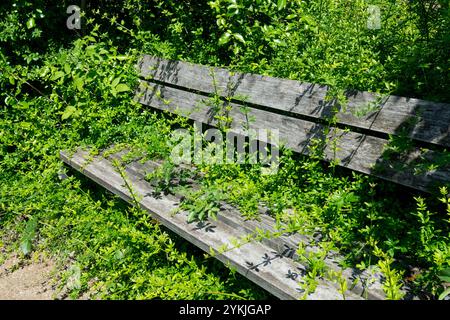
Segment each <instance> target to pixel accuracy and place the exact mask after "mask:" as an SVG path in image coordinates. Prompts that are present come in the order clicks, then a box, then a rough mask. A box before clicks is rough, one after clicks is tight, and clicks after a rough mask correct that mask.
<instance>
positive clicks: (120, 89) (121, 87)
mask: <svg viewBox="0 0 450 320" xmlns="http://www.w3.org/2000/svg"><path fill="white" fill-rule="evenodd" d="M129 90H130V87H129V86H127V85H126V84H125V83H119V84H118V85H117V87H116V89H115V91H116V92H117V93H119V92H126V91H129Z"/></svg>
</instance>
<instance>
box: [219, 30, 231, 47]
mask: <svg viewBox="0 0 450 320" xmlns="http://www.w3.org/2000/svg"><path fill="white" fill-rule="evenodd" d="M230 37H231V33H230V32H228V31H227V32H225V33H224V34H223V35H222V36H221V37H220V39H219V45H220V46H222V45H224V44H227V43H228V42H229V41H230Z"/></svg>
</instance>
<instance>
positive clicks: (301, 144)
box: [135, 81, 450, 191]
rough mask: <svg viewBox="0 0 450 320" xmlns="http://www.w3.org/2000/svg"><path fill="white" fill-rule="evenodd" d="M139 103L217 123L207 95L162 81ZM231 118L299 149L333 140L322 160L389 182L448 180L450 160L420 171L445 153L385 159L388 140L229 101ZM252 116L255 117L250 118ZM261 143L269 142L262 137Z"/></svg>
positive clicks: (239, 130) (420, 184)
mask: <svg viewBox="0 0 450 320" xmlns="http://www.w3.org/2000/svg"><path fill="white" fill-rule="evenodd" d="M135 99H136V100H137V101H139V102H140V103H142V104H144V105H147V106H150V107H152V108H155V109H158V110H164V111H168V112H172V113H175V114H178V115H180V116H183V117H188V118H190V119H192V120H194V121H199V122H202V123H205V124H208V125H212V126H217V125H218V121H217V119H216V117H215V114H216V111H215V109H217V106H211V101H209V100H208V99H207V98H206V97H204V96H202V95H199V94H196V93H192V92H188V91H184V90H179V89H176V88H171V87H167V86H164V85H159V84H154V83H149V82H146V81H141V84H140V86H139V87H138V89H137V91H136V95H135ZM230 106H231V110H229V112H228V117H230V119H232V123H231V129H230V131H231V132H234V133H236V134H239V135H243V136H246V135H247V131H246V130H245V129H244V128H250V129H253V130H257V129H260V128H263V129H266V130H271V131H275V130H278V131H279V137H280V142H281V143H283V144H284V145H285V146H286V147H287V148H290V149H292V150H294V151H296V152H299V153H301V154H306V155H307V154H309V146H310V145H311V143H312V142H313V141H314V140H324V139H325V138H326V139H328V141H335V143H334V144H335V145H334V146H333V143H331V142H330V143H328V144H327V145H326V147H325V148H324V155H323V156H324V159H325V160H327V161H332V160H334V159H338V160H339V165H341V166H343V167H346V168H349V169H352V170H355V171H358V172H362V173H365V174H372V175H375V176H377V177H380V178H383V179H385V180H388V181H392V182H396V183H399V184H401V185H404V186H408V187H412V188H415V189H418V190H422V191H429V190H430V189H432V188H433V187H435V186H436V185H445V184H448V183H449V181H450V163H448V164H445V163H444V164H443V165H442V164H441V166H440V167H439V168H437V169H433V170H424V171H422V172H421V171H418V170H417V168H419V167H420V165H422V166H423V165H426V163H427V161H429V162H432V161H433V159H436V158H439V157H441V158H442V157H444V156H445V155H444V154H443V153H440V152H435V151H430V150H425V149H418V148H411V149H410V150H408V152H406V153H405V154H404V155H402V156H401V157H399V158H398V159H386V151H385V150H386V147H387V146H388V143H389V142H388V140H386V139H382V138H379V137H374V136H370V135H367V134H362V133H356V132H352V131H344V130H340V129H337V128H331V131H330V132H329V133H326V127H325V126H324V125H321V124H318V123H314V122H310V121H306V120H302V119H298V118H295V117H290V116H288V115H283V114H277V113H273V112H271V111H266V110H259V109H255V108H249V109H248V110H246V111H245V112H244V111H243V110H242V106H240V105H237V104H234V103H231V104H230ZM248 119H251V121H248ZM260 140H261V141H263V142H270V141H269V140H267V139H266V140H265V138H264V137H262V138H260Z"/></svg>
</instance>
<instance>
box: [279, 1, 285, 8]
mask: <svg viewBox="0 0 450 320" xmlns="http://www.w3.org/2000/svg"><path fill="white" fill-rule="evenodd" d="M284 8H286V0H278V10H283V9H284Z"/></svg>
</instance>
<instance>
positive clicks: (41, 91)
mask: <svg viewBox="0 0 450 320" xmlns="http://www.w3.org/2000/svg"><path fill="white" fill-rule="evenodd" d="M70 4H72V3H69V2H68V1H62V2H60V1H44V0H40V1H26V0H18V1H4V2H2V4H1V5H0V9H1V10H0V26H1V30H2V31H1V32H0V43H1V48H0V88H1V90H0V99H1V100H0V101H2V106H1V111H0V235H1V237H0V239H1V242H0V243H1V245H2V254H1V257H0V262H1V260H4V259H6V257H7V256H8V254H10V253H11V252H20V254H21V255H22V256H23V257H24V259H28V258H29V257H30V256H33V255H34V254H37V253H38V252H47V253H48V254H51V255H52V256H54V257H57V259H59V261H60V263H61V270H62V271H63V272H62V273H61V276H60V279H59V282H60V284H61V286H64V285H65V284H66V283H67V282H68V280H69V279H73V278H74V277H75V278H76V279H77V281H75V282H74V281H69V282H70V283H71V285H70V288H69V293H70V295H71V297H77V296H78V295H79V294H81V293H83V292H84V291H86V290H89V291H90V292H92V294H93V295H94V296H99V297H102V298H113V299H114V298H129V299H141V298H162V299H180V298H192V299H199V298H206V299H216V298H236V299H240V298H242V299H254V298H267V297H269V295H268V294H267V293H266V292H264V291H263V290H261V289H259V288H257V287H256V286H254V285H252V284H251V283H249V282H248V281H245V280H243V279H242V278H241V277H240V276H239V275H237V274H235V272H234V271H233V270H228V269H226V267H225V266H222V265H221V264H220V263H218V262H215V261H214V259H211V258H208V257H204V256H203V254H202V253H201V252H200V251H198V250H196V249H194V248H193V247H192V246H190V245H188V244H186V243H185V242H184V241H183V240H182V239H179V238H178V237H177V236H176V235H174V234H172V233H170V232H168V231H167V230H164V229H163V228H162V227H160V226H159V225H158V224H157V223H156V222H155V221H152V220H151V219H150V218H149V216H148V215H146V214H145V213H143V212H141V211H140V210H139V209H137V208H134V207H129V206H127V205H125V204H124V203H123V202H122V201H120V200H118V199H117V198H115V197H113V196H112V195H110V194H108V193H106V192H104V191H103V190H102V189H100V188H98V187H96V186H95V185H93V184H92V183H90V182H88V181H87V180H86V179H84V178H83V177H81V176H80V175H77V174H75V173H73V172H67V171H66V169H65V168H64V167H63V166H62V164H61V161H60V160H59V158H58V152H59V150H63V149H71V148H74V147H77V146H80V145H82V146H91V147H94V148H97V149H102V148H105V147H107V146H109V145H111V144H115V145H118V146H119V147H120V146H123V147H125V146H134V147H135V148H136V150H144V151H145V152H146V156H147V157H148V158H151V159H163V160H165V161H166V165H165V171H164V172H160V173H159V174H155V175H154V176H152V177H148V178H149V180H152V181H156V182H159V185H160V187H161V191H164V190H167V188H170V185H169V184H167V183H166V182H167V181H168V180H167V179H170V175H171V174H172V171H173V170H175V167H174V166H172V165H171V164H170V161H169V160H168V158H169V157H168V156H169V153H170V150H169V146H168V144H167V143H166V141H167V140H168V137H169V136H170V132H171V131H172V130H173V129H174V128H176V127H180V126H183V127H185V128H188V129H191V126H190V124H189V123H187V122H186V121H184V120H182V119H180V118H176V117H171V116H168V115H164V114H161V113H155V112H152V111H150V110H148V109H146V108H144V107H143V106H141V105H139V104H138V103H135V102H133V99H132V98H133V90H134V88H135V87H136V84H137V74H136V71H135V67H134V65H135V63H136V61H137V59H138V57H139V55H140V54H142V53H146V54H152V55H156V56H161V57H165V58H171V59H181V60H187V61H192V62H196V63H202V64H206V65H213V66H228V67H229V68H231V69H234V70H239V71H243V72H253V73H259V74H268V75H272V76H278V77H284V78H291V79H298V80H301V81H309V82H314V83H320V84H327V85H330V86H332V87H333V88H334V89H335V92H337V93H338V92H339V91H340V90H342V89H344V88H352V89H358V90H368V91H373V92H378V93H380V94H398V95H404V96H409V97H419V98H423V99H430V100H434V101H443V102H449V101H450V96H449V92H450V90H449V84H450V55H449V53H448V47H449V44H450V33H449V30H450V25H449V24H450V19H449V5H448V1H442V0H441V1H431V0H430V1H415V0H413V1H388V0H379V1H375V0H374V1H360V0H342V1H331V0H309V1H300V0H298V1H294V0H292V1H270V0H258V1H247V0H242V1H237V0H216V1H209V2H208V1H183V2H179V1H158V0H155V1H150V2H148V1H147V2H144V1H139V0H126V1H123V2H122V3H120V4H118V3H115V2H111V1H97V2H96V3H95V4H88V5H87V7H85V16H84V17H83V18H82V29H81V30H76V29H75V30H69V29H67V28H66V27H65V25H66V19H67V17H68V15H67V14H66V8H67V7H68V6H69V5H70ZM368 5H377V6H379V7H380V8H381V13H382V15H381V27H380V28H379V29H370V28H367V19H368V18H369V16H368V15H369V14H368V11H367V6H368ZM280 160H281V166H280V170H279V171H278V172H277V174H275V175H262V174H261V168H260V166H259V165H249V164H244V165H227V166H219V165H215V166H214V165H213V166H208V165H204V166H200V167H199V168H198V171H199V173H200V174H199V175H198V183H199V185H200V188H199V189H198V190H195V191H194V190H186V189H185V190H181V191H180V192H184V196H185V201H184V203H183V206H184V208H186V209H188V210H190V211H191V212H192V215H191V219H203V218H206V217H207V216H211V217H214V215H216V214H217V212H218V206H219V204H218V201H219V200H220V201H225V202H228V203H230V204H232V205H233V206H236V207H237V208H239V210H240V211H241V212H242V214H243V215H244V216H245V217H246V218H248V219H257V218H258V215H259V214H260V210H259V209H260V208H261V207H264V208H266V209H267V212H268V213H269V214H270V215H272V216H273V217H275V218H276V220H277V222H278V224H279V225H280V226H283V227H285V228H289V229H290V230H293V231H296V232H301V233H303V234H308V235H311V236H317V235H320V245H321V247H322V249H323V250H322V251H323V252H319V253H318V254H317V255H313V256H311V255H308V254H306V253H305V252H304V251H303V248H302V247H299V248H298V253H299V256H300V259H301V260H302V262H304V263H306V264H307V265H308V266H309V270H308V274H307V279H308V281H307V283H306V284H305V288H304V289H305V291H306V292H309V291H311V290H314V285H315V279H317V277H329V278H333V279H338V278H339V277H338V276H336V275H329V274H327V272H328V270H326V268H324V267H323V264H322V263H321V261H323V254H326V252H328V251H331V250H337V251H339V252H341V253H342V254H343V255H344V256H345V257H346V259H345V261H344V263H343V264H344V266H354V267H355V266H356V267H358V268H360V269H361V270H366V269H368V268H369V269H371V270H372V269H374V272H375V271H377V272H381V273H382V274H383V275H384V277H385V279H386V281H385V282H384V290H385V292H386V297H387V298H389V299H399V298H402V297H403V293H402V291H401V288H402V287H405V286H408V287H410V288H411V290H412V292H413V293H414V294H417V295H419V296H420V297H422V298H426V299H435V298H438V297H439V296H441V298H443V297H444V296H445V295H446V293H445V288H446V283H448V282H449V279H448V270H449V268H450V226H449V224H450V200H449V197H448V194H449V189H448V186H447V189H446V186H442V188H441V189H440V192H438V193H437V194H434V195H427V194H421V193H418V192H413V191H411V190H406V189H402V188H401V187H398V186H395V185H393V184H391V183H386V182H382V181H380V180H377V179H375V178H370V177H367V176H364V175H358V174H354V173H349V172H347V171H344V170H341V169H339V168H338V167H337V166H336V165H335V164H331V165H327V164H324V163H323V162H322V161H321V160H320V157H319V154H317V155H316V156H315V155H314V152H312V155H311V156H310V157H300V156H298V155H293V154H291V153H290V152H289V151H288V150H284V152H283V153H282V157H281V159H280ZM224 270H226V271H224ZM348 285H350V284H348ZM341 286H342V288H344V287H346V286H347V284H344V283H342V284H341ZM343 292H345V290H344V289H343Z"/></svg>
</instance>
